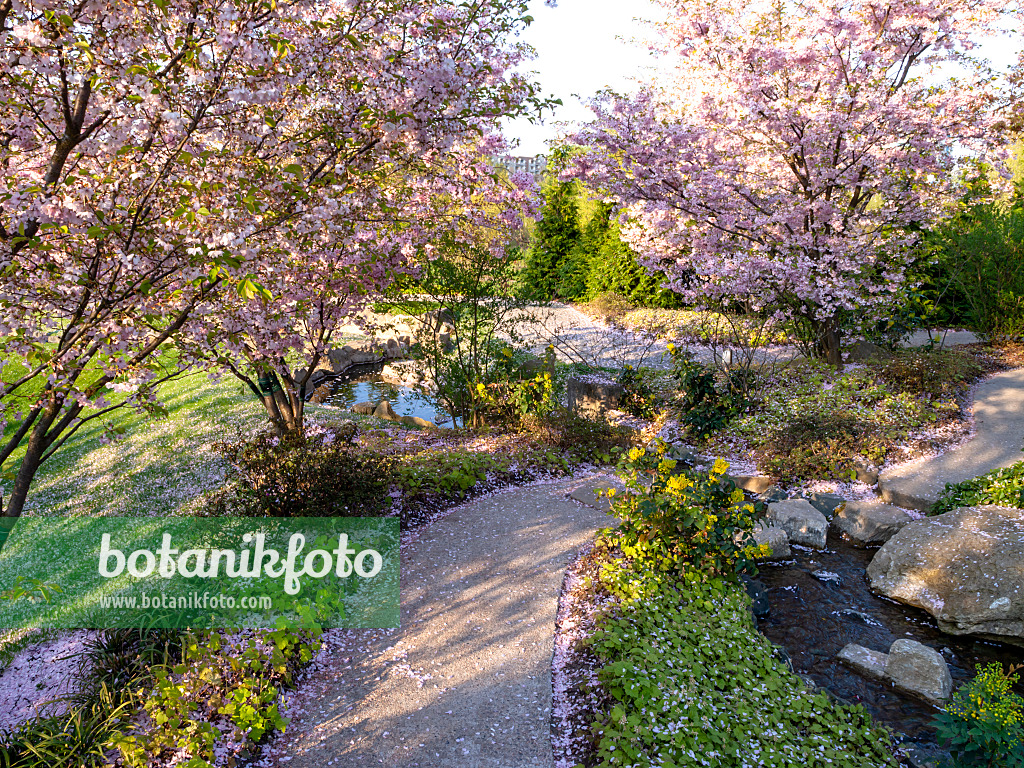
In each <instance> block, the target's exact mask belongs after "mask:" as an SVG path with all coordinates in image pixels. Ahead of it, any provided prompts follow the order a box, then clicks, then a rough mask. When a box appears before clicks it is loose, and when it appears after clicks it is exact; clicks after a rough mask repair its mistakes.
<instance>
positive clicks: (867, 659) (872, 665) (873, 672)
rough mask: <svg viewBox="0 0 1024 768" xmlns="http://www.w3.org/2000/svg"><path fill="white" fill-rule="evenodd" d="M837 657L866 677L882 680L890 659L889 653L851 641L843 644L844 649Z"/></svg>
mask: <svg viewBox="0 0 1024 768" xmlns="http://www.w3.org/2000/svg"><path fill="white" fill-rule="evenodd" d="M836 658H837V659H839V660H840V661H841V662H843V664H846V665H847V666H850V667H853V668H854V669H855V670H857V671H858V672H860V673H861V674H862V675H864V676H865V677H871V678H875V679H879V680H880V679H881V678H883V677H884V676H885V662H886V661H888V659H889V654H887V653H883V652H882V651H873V650H871V649H870V648H865V647H864V646H863V645H857V644H856V643H850V644H849V645H846V646H843V649H842V650H841V651H840V652H839V653H838V654H836Z"/></svg>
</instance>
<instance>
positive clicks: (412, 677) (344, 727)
mask: <svg viewBox="0 0 1024 768" xmlns="http://www.w3.org/2000/svg"><path fill="white" fill-rule="evenodd" d="M588 482H589V483H590V484H593V482H594V481H593V480H586V479H582V480H581V479H578V480H575V481H569V482H565V481H563V482H559V483H555V484H547V485H535V486H529V487H526V488H520V489H515V490H512V491H507V492H503V493H499V494H496V495H494V496H491V497H488V498H483V499H479V500H476V501H472V502H469V503H467V504H465V505H463V506H461V507H459V508H457V509H455V510H453V511H452V512H451V513H449V514H448V515H447V516H446V517H444V518H442V519H441V520H439V521H437V522H435V523H433V524H431V525H429V526H428V527H427V528H425V529H424V530H423V531H422V532H420V533H419V534H418V536H417V537H416V538H415V539H414V540H412V541H411V542H409V543H408V544H407V545H404V546H403V555H402V628H401V629H399V630H391V631H388V632H383V631H376V632H355V631H350V632H345V633H337V634H335V636H334V637H333V641H334V643H335V647H334V648H333V650H332V652H331V653H330V655H329V656H328V660H327V661H326V662H325V663H322V665H321V668H320V669H319V670H318V671H317V673H316V678H315V679H314V680H313V681H312V684H311V686H310V690H309V691H308V692H307V694H306V696H305V698H306V703H305V704H304V713H303V714H302V715H300V717H299V718H296V721H295V722H293V723H292V725H291V727H289V729H288V733H287V735H286V736H285V737H284V741H283V743H282V744H279V745H278V746H277V748H276V749H275V750H274V751H275V752H276V753H277V754H278V755H282V754H283V755H284V757H279V758H278V759H279V762H278V765H287V766H289V767H296V768H314V767H315V768H323V766H371V765H383V766H390V767H392V768H407V767H408V768H412V767H413V766H432V767H435V768H447V767H448V766H451V767H453V768H454V767H455V766H458V767H459V768H475V767H477V766H480V767H486V768H520V767H525V766H530V767H531V768H532V767H533V766H541V767H542V768H551V766H552V765H553V758H552V751H551V658H552V653H553V643H554V630H555V619H556V613H557V606H558V596H559V592H560V590H561V586H562V578H563V574H564V571H565V568H566V566H567V565H568V563H569V562H570V561H571V560H572V559H573V557H574V556H575V554H576V553H577V551H578V550H579V549H580V548H581V547H582V546H583V545H584V544H585V543H586V542H587V541H589V540H590V539H592V537H593V535H594V532H595V531H596V530H597V529H599V528H601V527H604V526H607V525H609V524H610V523H611V522H612V520H611V518H609V517H608V516H607V515H605V514H604V513H602V512H598V511H597V510H595V509H593V508H589V507H586V506H583V505H581V504H578V503H576V502H575V501H572V500H570V499H567V498H566V494H567V493H568V492H570V491H573V490H574V489H576V488H578V487H580V486H581V485H587V484H588Z"/></svg>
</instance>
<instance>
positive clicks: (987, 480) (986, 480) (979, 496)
mask: <svg viewBox="0 0 1024 768" xmlns="http://www.w3.org/2000/svg"><path fill="white" fill-rule="evenodd" d="M983 504H994V505H996V506H1000V507H1017V508H1018V509H1024V461H1021V462H1018V463H1017V464H1014V465H1013V466H1011V467H1003V468H1000V469H994V470H992V471H991V472H986V473H985V474H984V475H980V476H979V477H975V478H972V479H970V480H964V481H963V482H961V483H949V484H947V485H946V487H945V488H944V489H943V491H942V493H940V494H939V500H938V501H937V502H935V504H934V505H932V508H931V510H930V511H929V513H928V514H930V515H941V514H943V513H944V512H952V511H953V510H954V509H959V508H960V507H976V506H979V505H983Z"/></svg>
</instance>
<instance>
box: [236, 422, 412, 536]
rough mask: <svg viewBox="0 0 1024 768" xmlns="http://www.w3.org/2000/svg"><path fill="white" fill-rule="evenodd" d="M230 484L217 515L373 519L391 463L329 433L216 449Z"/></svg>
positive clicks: (381, 505) (383, 499) (383, 500)
mask: <svg viewBox="0 0 1024 768" xmlns="http://www.w3.org/2000/svg"><path fill="white" fill-rule="evenodd" d="M217 447H218V448H219V449H220V451H221V452H222V453H223V455H224V456H225V458H226V459H227V460H228V462H229V463H230V465H231V473H230V475H229V479H233V480H234V481H235V482H234V484H233V487H232V489H231V491H230V492H229V493H228V494H227V495H226V496H224V497H222V499H221V500H220V502H219V509H220V510H221V511H230V512H231V513H233V514H243V515H254V516H258V517H323V516H360V515H366V516H374V515H380V514H383V513H384V512H386V511H387V506H388V505H387V502H388V501H389V497H388V490H389V483H390V479H391V473H392V470H393V468H394V460H393V459H392V458H390V457H388V456H385V455H381V454H375V453H370V452H366V451H359V450H357V449H355V448H353V447H352V446H351V445H350V444H349V443H348V442H346V441H345V440H344V439H342V438H336V437H334V433H322V434H319V435H316V436H312V437H302V436H293V437H287V438H277V437H275V436H273V435H269V434H262V435H259V436H257V437H256V438H254V439H252V440H239V441H236V442H232V443H220V444H218V446H217Z"/></svg>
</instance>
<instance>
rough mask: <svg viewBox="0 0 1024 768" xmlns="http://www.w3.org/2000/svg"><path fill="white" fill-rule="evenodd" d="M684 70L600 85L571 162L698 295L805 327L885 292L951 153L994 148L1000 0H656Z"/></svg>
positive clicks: (674, 284)
mask: <svg viewBox="0 0 1024 768" xmlns="http://www.w3.org/2000/svg"><path fill="white" fill-rule="evenodd" d="M662 4H663V5H665V6H666V7H667V9H668V11H669V20H668V21H667V23H666V24H665V25H664V28H663V31H664V33H665V34H664V39H663V40H662V42H661V43H660V46H661V48H662V54H663V56H664V57H665V59H664V60H665V61H666V62H669V65H670V69H671V74H669V75H666V76H665V77H663V78H662V79H661V80H660V81H658V82H656V83H654V84H652V85H650V86H649V87H647V88H645V89H644V90H642V91H641V92H640V93H639V95H637V96H635V97H629V98H626V97H619V96H615V95H612V94H607V95H604V96H603V97H600V98H599V99H598V100H596V101H595V103H594V107H593V108H594V110H595V112H596V114H597V120H596V121H595V122H594V123H593V124H592V125H591V126H589V127H587V128H585V129H584V130H583V131H582V132H581V133H580V134H579V135H578V136H577V137H576V139H575V140H576V142H578V143H580V144H582V145H584V146H585V147H587V148H588V151H587V152H586V153H584V154H583V155H581V156H580V157H579V159H578V162H577V165H576V168H575V172H576V173H577V174H578V175H579V176H580V177H582V178H584V179H586V180H587V181H588V182H589V183H591V184H593V185H595V186H597V187H599V188H601V189H603V190H604V191H605V192H606V193H607V194H608V195H609V196H610V197H611V198H612V199H614V200H615V201H616V202H617V203H618V204H619V205H620V206H621V208H622V211H621V212H622V215H623V218H624V219H625V220H626V221H627V223H626V225H625V226H624V228H623V235H624V238H625V239H626V240H627V242H628V243H629V244H630V246H631V247H632V248H633V249H634V250H635V251H636V252H637V253H638V254H639V256H640V259H641V261H642V262H643V263H644V264H645V265H646V266H647V267H649V268H651V269H657V270H666V271H667V272H668V273H669V275H670V281H669V286H670V287H671V288H672V289H673V290H675V291H677V292H679V293H681V294H682V295H683V296H684V297H686V298H687V299H689V300H691V301H694V302H724V303H726V304H728V303H730V302H736V303H743V304H745V305H748V306H751V305H752V306H753V307H755V308H756V309H758V310H761V311H765V312H769V313H774V314H776V315H777V316H778V317H779V318H784V317H785V318H793V319H796V320H797V321H799V322H801V323H802V324H803V325H804V326H805V327H806V328H809V329H810V331H811V332H812V334H813V339H814V342H815V344H816V347H817V349H818V351H819V353H820V354H822V355H823V356H825V357H826V358H827V359H828V360H829V361H830V362H832V363H834V364H841V357H840V341H841V332H842V327H843V321H844V318H845V317H849V316H850V315H852V314H854V313H855V314H857V315H861V316H864V315H870V314H871V313H872V312H879V311H882V310H883V308H884V306H885V304H886V302H887V301H889V300H891V298H892V295H893V293H894V290H895V289H896V288H897V287H898V286H899V285H900V284H901V282H902V281H903V280H904V273H905V268H906V265H907V262H908V259H909V258H910V254H911V252H912V247H913V245H914V243H915V241H916V239H917V235H916V234H915V232H916V230H917V229H918V228H919V227H920V226H922V225H927V224H929V223H931V222H933V221H934V220H936V218H937V217H940V216H942V215H943V213H944V211H945V210H946V208H945V204H946V202H947V201H950V200H951V199H952V197H953V193H954V192H955V191H956V185H957V174H956V173H954V169H955V166H956V164H957V158H958V157H963V156H965V155H971V156H974V157H979V156H985V155H986V153H988V152H990V150H991V149H992V147H991V146H990V137H991V135H992V133H991V131H990V128H991V126H992V123H993V120H994V117H995V112H994V110H993V109H992V105H993V103H994V88H995V83H994V81H993V78H992V77H991V76H990V75H989V73H988V71H987V69H986V68H985V66H984V63H983V62H982V61H979V60H977V59H976V58H975V54H976V51H974V50H973V48H974V42H973V41H974V40H975V39H977V38H978V36H979V35H981V34H988V33H992V34H994V33H995V32H996V30H997V27H998V22H999V20H1000V17H1001V14H1002V13H1004V12H1007V11H1008V10H1009V9H1010V8H1011V4H1010V3H1009V2H1006V1H1005V0H891V1H890V2H878V0H795V1H792V2H782V0H761V1H757V0H755V2H748V1H747V0H662Z"/></svg>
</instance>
